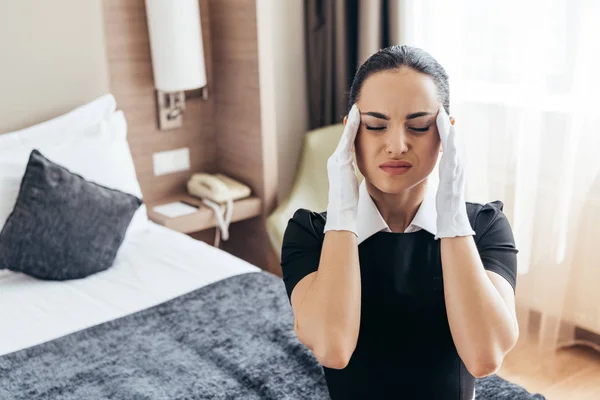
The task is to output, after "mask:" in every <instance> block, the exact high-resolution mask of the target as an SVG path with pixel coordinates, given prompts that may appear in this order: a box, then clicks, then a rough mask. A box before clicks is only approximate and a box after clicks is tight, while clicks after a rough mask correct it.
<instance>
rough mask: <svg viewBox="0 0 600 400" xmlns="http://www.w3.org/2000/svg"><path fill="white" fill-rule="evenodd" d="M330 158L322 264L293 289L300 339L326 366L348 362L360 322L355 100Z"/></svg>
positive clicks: (344, 365)
mask: <svg viewBox="0 0 600 400" xmlns="http://www.w3.org/2000/svg"><path fill="white" fill-rule="evenodd" d="M344 124H345V126H344V131H343V132H342V136H341V138H340V142H339V143H338V145H337V147H336V149H335V151H334V152H333V154H332V155H331V157H329V159H328V160H327V176H328V179H329V199H328V204H327V221H326V222H325V226H324V228H323V232H324V234H325V237H324V238H323V246H322V248H321V256H320V259H319V267H318V268H317V271H316V272H313V273H311V274H309V275H307V276H306V277H304V278H302V280H300V282H298V284H296V287H295V288H294V289H293V291H292V294H291V301H292V308H293V310H294V326H295V331H296V335H297V336H298V339H299V340H300V341H301V342H302V343H304V344H305V345H306V346H307V347H308V348H309V349H311V350H312V352H313V354H314V355H315V357H316V358H317V360H319V362H320V363H321V364H322V365H324V366H326V367H328V368H338V369H341V368H345V367H346V365H348V362H349V361H350V357H351V356H352V353H353V352H354V349H355V348H356V342H357V341H358V330H359V325H360V297H361V296H360V294H361V293H360V291H361V289H360V269H359V263H358V242H357V239H356V236H357V234H356V214H357V207H358V180H357V178H356V173H355V172H354V168H355V167H354V157H353V154H352V151H353V150H352V147H353V145H354V141H355V139H356V133H357V132H358V127H359V125H360V111H359V110H358V107H356V105H353V106H352V109H351V110H350V112H349V113H348V117H347V119H344Z"/></svg>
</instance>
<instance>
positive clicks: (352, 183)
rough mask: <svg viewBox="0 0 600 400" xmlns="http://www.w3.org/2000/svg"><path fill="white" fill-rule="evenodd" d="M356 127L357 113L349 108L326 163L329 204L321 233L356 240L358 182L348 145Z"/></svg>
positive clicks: (354, 107)
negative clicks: (350, 234)
mask: <svg viewBox="0 0 600 400" xmlns="http://www.w3.org/2000/svg"><path fill="white" fill-rule="evenodd" d="M359 125H360V111H359V110H358V107H356V105H353V106H352V109H350V112H349V113H348V119H347V120H346V126H345V127H344V132H343V133H342V137H341V139H340V142H339V143H338V145H337V148H336V149H335V151H334V152H333V154H332V155H331V157H329V159H328V160H327V176H328V178H329V203H328V205H327V222H326V223H325V229H324V230H323V233H325V232H327V231H330V230H334V231H350V232H353V233H354V234H355V235H357V236H358V234H357V233H356V213H357V209H358V179H357V178H356V172H355V169H354V158H353V154H352V145H353V144H354V139H356V133H357V132H358V127H359Z"/></svg>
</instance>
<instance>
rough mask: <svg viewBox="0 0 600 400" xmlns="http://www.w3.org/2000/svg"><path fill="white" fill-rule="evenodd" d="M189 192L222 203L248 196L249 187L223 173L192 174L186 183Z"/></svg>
mask: <svg viewBox="0 0 600 400" xmlns="http://www.w3.org/2000/svg"><path fill="white" fill-rule="evenodd" d="M187 189H188V192H189V194H191V195H192V196H196V197H200V198H202V199H208V200H211V201H213V202H215V203H219V204H223V203H225V202H227V200H229V199H231V200H233V201H235V200H239V199H243V198H245V197H248V196H250V188H249V187H248V186H246V185H244V184H243V183H240V182H238V181H236V180H234V179H231V178H230V177H228V176H225V175H223V174H214V175H211V174H205V173H200V174H194V175H192V177H191V178H190V180H189V181H188V184H187Z"/></svg>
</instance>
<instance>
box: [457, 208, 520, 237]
mask: <svg viewBox="0 0 600 400" xmlns="http://www.w3.org/2000/svg"><path fill="white" fill-rule="evenodd" d="M466 206H467V215H468V216H469V222H470V223H471V227H472V228H473V230H474V231H475V241H477V240H479V239H480V238H481V237H483V236H485V235H487V234H489V233H492V232H494V233H498V230H499V228H500V230H502V231H506V230H509V231H510V233H511V234H512V230H511V228H510V223H509V222H508V219H507V218H506V215H505V214H504V211H503V209H504V203H503V202H502V201H500V200H496V201H491V202H489V203H485V204H481V203H473V202H466ZM492 228H494V229H492Z"/></svg>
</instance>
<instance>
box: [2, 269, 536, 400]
mask: <svg viewBox="0 0 600 400" xmlns="http://www.w3.org/2000/svg"><path fill="white" fill-rule="evenodd" d="M476 390H477V400H483V399H499V400H502V399H506V400H508V399H511V400H518V399H542V398H543V397H541V396H540V397H535V396H533V397H532V396H531V395H530V394H529V393H528V392H527V391H525V390H524V389H522V388H520V387H519V386H517V385H514V384H511V383H509V382H507V381H505V380H503V379H501V378H499V377H497V376H490V377H487V378H484V379H480V380H478V382H477V387H476ZM328 398H329V397H328V393H327V387H326V384H325V379H324V375H323V370H322V368H321V367H320V366H319V364H318V363H317V361H316V359H315V358H314V357H313V356H312V354H311V353H310V351H309V350H307V349H306V348H305V347H304V346H303V345H302V344H301V343H299V342H298V340H297V339H296V337H295V335H294V330H293V317H292V313H291V309H290V305H289V302H288V299H287V296H286V293H285V289H284V286H283V283H282V281H281V280H280V279H279V278H277V277H276V276H274V275H271V274H269V273H266V272H252V273H247V274H243V275H237V276H234V277H231V278H227V279H224V280H221V281H218V282H215V283H213V284H211V285H208V286H206V287H203V288H200V289H197V290H195V291H193V292H190V293H188V294H185V295H182V296H179V297H177V298H175V299H172V300H169V301H167V302H164V303H162V304H159V305H157V306H154V307H151V308H148V309H146V310H142V311H139V312H137V313H135V314H131V315H128V316H125V317H122V318H119V319H116V320H113V321H109V322H106V323H103V324H100V325H96V326H93V327H90V328H88V329H85V330H82V331H79V332H75V333H72V334H70V335H67V336H63V337H61V338H58V339H56V340H53V341H50V342H47V343H43V344H40V345H37V346H33V347H30V348H28V349H24V350H20V351H17V352H14V353H11V354H7V355H4V356H1V357H0V399H2V400H9V399H27V400H35V399H77V400H87V399H127V400H131V399H328Z"/></svg>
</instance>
